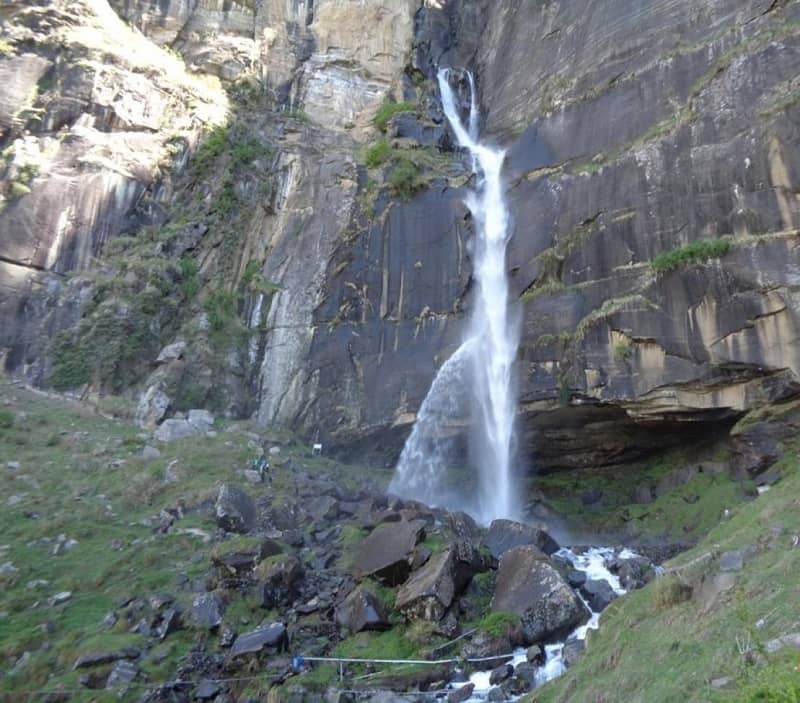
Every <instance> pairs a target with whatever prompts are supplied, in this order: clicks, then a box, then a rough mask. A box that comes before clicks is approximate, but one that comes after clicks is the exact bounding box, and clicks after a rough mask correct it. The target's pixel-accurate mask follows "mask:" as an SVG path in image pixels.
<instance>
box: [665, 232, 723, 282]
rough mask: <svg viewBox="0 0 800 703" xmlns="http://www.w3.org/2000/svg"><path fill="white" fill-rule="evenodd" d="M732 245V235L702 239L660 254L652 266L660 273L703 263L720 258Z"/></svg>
mask: <svg viewBox="0 0 800 703" xmlns="http://www.w3.org/2000/svg"><path fill="white" fill-rule="evenodd" d="M732 246H733V242H732V240H731V238H730V237H721V238H720V239H701V240H700V241H697V242H691V243H690V244H687V245H686V246H682V247H678V248H677V249H672V250H671V251H665V252H662V253H661V254H658V255H657V256H656V257H655V258H654V259H653V260H652V261H651V262H650V266H651V267H652V269H653V270H654V271H656V272H658V273H665V272H667V271H672V270H673V269H677V268H680V267H682V266H687V265H689V264H694V263H702V262H704V261H708V260H709V259H720V258H722V257H723V256H725V254H727V253H728V252H729V251H730V250H731V247H732Z"/></svg>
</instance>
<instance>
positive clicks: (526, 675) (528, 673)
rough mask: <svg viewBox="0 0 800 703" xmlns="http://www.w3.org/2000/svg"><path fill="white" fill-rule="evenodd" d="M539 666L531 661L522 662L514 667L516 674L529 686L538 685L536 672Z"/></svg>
mask: <svg viewBox="0 0 800 703" xmlns="http://www.w3.org/2000/svg"><path fill="white" fill-rule="evenodd" d="M538 670H539V667H538V666H536V665H535V664H532V663H530V662H522V663H521V664H517V665H516V666H515V667H514V676H516V677H517V678H520V679H522V680H523V681H525V683H526V684H527V685H528V688H533V687H534V686H536V672H537V671H538Z"/></svg>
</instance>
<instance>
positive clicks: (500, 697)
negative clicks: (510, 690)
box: [486, 686, 508, 703]
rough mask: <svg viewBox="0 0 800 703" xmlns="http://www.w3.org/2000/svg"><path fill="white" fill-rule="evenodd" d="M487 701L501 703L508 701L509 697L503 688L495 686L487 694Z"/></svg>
mask: <svg viewBox="0 0 800 703" xmlns="http://www.w3.org/2000/svg"><path fill="white" fill-rule="evenodd" d="M486 700H487V701H492V703H498V702H499V701H507V700H508V696H507V695H506V692H505V691H504V690H503V689H502V687H500V686H495V687H494V688H490V689H489V693H487V694H486Z"/></svg>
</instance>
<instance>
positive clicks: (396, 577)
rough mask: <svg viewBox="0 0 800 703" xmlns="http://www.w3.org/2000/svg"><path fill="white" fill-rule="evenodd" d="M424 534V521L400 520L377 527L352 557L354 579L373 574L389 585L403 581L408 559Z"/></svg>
mask: <svg viewBox="0 0 800 703" xmlns="http://www.w3.org/2000/svg"><path fill="white" fill-rule="evenodd" d="M424 534H425V521H424V520H412V521H410V522H407V521H401V522H397V523H391V524H386V525H379V526H378V527H376V528H375V529H374V530H373V531H372V532H371V533H370V534H369V535H368V536H367V537H366V538H365V539H364V541H363V542H362V543H361V544H360V545H359V547H358V549H357V550H356V553H355V557H354V559H353V574H354V575H355V576H356V578H366V577H367V576H375V577H376V578H378V579H380V580H381V581H383V582H384V583H386V584H387V585H389V586H397V585H399V584H401V583H403V582H404V581H405V580H406V579H407V578H408V575H409V573H410V571H411V566H410V564H409V559H410V557H411V555H412V553H413V551H414V547H415V546H416V545H417V542H419V541H420V539H422V537H423V535H424Z"/></svg>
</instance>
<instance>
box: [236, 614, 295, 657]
mask: <svg viewBox="0 0 800 703" xmlns="http://www.w3.org/2000/svg"><path fill="white" fill-rule="evenodd" d="M288 650H289V635H288V634H287V632H286V626H285V625H284V624H283V623H281V622H274V623H272V624H271V625H263V626H261V627H259V628H257V629H255V630H253V631H251V632H246V633H244V634H242V635H239V636H238V637H237V638H236V641H235V642H234V643H233V646H232V647H231V658H232V659H235V658H236V657H240V656H243V655H245V654H259V653H261V652H265V651H266V652H269V653H275V652H287V651H288Z"/></svg>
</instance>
